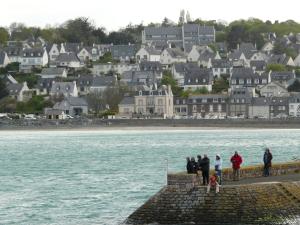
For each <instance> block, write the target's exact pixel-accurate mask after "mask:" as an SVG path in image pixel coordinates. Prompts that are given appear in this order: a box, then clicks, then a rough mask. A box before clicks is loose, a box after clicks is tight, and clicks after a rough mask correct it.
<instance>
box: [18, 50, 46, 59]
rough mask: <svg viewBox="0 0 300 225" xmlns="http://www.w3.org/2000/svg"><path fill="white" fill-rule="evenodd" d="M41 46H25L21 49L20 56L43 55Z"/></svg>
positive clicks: (32, 56)
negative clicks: (25, 47)
mask: <svg viewBox="0 0 300 225" xmlns="http://www.w3.org/2000/svg"><path fill="white" fill-rule="evenodd" d="M44 51H45V50H44V49H43V48H27V49H23V51H22V57H25V58H36V57H43V54H44Z"/></svg>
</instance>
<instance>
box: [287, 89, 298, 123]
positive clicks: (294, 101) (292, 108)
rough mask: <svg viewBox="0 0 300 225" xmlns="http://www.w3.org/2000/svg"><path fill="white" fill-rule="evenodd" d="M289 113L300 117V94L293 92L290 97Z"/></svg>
mask: <svg viewBox="0 0 300 225" xmlns="http://www.w3.org/2000/svg"><path fill="white" fill-rule="evenodd" d="M289 115H290V116H292V117H300V94H299V93H292V94H291V96H290V98H289Z"/></svg>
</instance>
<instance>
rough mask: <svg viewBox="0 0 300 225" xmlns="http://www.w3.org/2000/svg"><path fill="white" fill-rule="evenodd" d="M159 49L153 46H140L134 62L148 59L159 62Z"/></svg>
mask: <svg viewBox="0 0 300 225" xmlns="http://www.w3.org/2000/svg"><path fill="white" fill-rule="evenodd" d="M160 55H161V51H159V50H157V49H155V48H153V47H148V46H146V47H142V48H141V49H140V50H139V51H138V52H137V53H136V55H135V58H136V62H141V61H150V62H159V61H160Z"/></svg>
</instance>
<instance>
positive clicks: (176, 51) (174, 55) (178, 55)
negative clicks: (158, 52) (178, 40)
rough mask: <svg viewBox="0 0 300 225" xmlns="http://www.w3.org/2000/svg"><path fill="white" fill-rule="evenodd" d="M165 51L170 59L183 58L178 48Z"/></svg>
mask: <svg viewBox="0 0 300 225" xmlns="http://www.w3.org/2000/svg"><path fill="white" fill-rule="evenodd" d="M166 51H167V52H168V53H169V54H170V56H171V57H172V58H185V55H184V52H183V51H181V50H180V49H178V48H167V49H166Z"/></svg>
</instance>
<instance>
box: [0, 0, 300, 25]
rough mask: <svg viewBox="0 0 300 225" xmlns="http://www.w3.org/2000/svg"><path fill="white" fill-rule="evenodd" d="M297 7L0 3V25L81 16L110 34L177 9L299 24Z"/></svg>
mask: <svg viewBox="0 0 300 225" xmlns="http://www.w3.org/2000/svg"><path fill="white" fill-rule="evenodd" d="M285 3H286V4H285ZM299 8H300V1H299V0H287V1H277V0H274V1H272V0H247V1H245V0H185V1H184V0H181V1H180V0H84V1H78V0H1V5H0V9H1V11H0V26H9V24H11V23H12V22H22V23H25V24H26V25H28V26H29V25H30V26H31V25H33V26H40V27H44V26H45V25H47V24H50V25H57V24H61V23H63V22H65V21H66V20H68V19H73V18H75V17H79V16H85V17H89V18H90V19H93V20H94V22H95V24H96V25H97V26H104V27H105V28H106V29H107V30H108V31H111V30H117V29H119V28H121V27H125V26H126V25H127V24H129V23H130V22H131V23H133V24H137V23H141V22H143V23H144V24H148V23H150V22H161V21H162V19H163V18H164V17H168V18H169V19H171V20H173V21H175V22H177V21H178V18H179V13H180V10H181V9H185V10H186V11H189V12H190V15H191V17H192V19H196V18H201V19H205V20H208V19H216V20H225V21H227V22H230V21H232V20H236V19H248V18H249V17H256V18H260V19H262V20H267V19H269V20H271V21H275V20H279V21H285V20H288V19H293V20H295V21H298V22H300V9H299Z"/></svg>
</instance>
